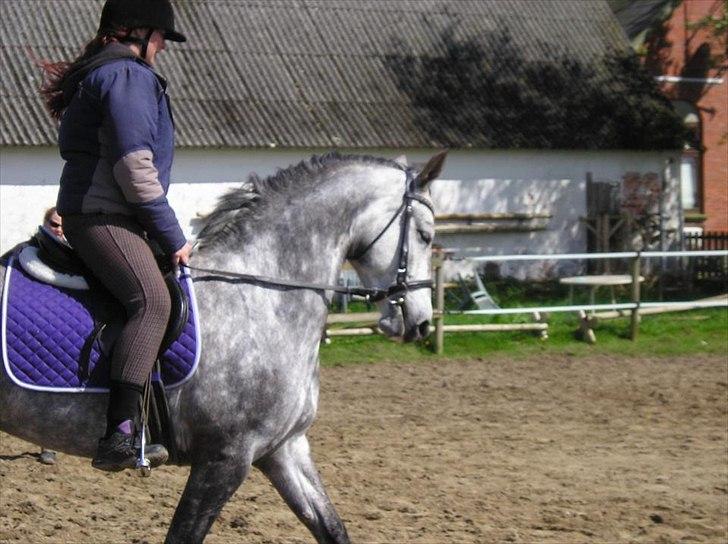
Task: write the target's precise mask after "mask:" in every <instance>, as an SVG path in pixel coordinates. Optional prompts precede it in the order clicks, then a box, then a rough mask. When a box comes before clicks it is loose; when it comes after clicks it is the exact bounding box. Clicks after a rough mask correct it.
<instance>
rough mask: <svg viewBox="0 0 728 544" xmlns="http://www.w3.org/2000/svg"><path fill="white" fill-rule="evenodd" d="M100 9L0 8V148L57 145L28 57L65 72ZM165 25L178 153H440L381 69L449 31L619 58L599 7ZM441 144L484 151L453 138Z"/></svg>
mask: <svg viewBox="0 0 728 544" xmlns="http://www.w3.org/2000/svg"><path fill="white" fill-rule="evenodd" d="M102 4H103V1H102V0H2V2H1V3H0V10H1V12H2V13H1V17H0V55H1V58H2V78H1V81H0V145H53V144H54V143H55V141H56V129H55V126H54V123H53V122H52V120H51V119H50V117H49V116H48V115H47V114H46V113H45V110H44V108H43V106H42V103H41V101H40V98H39V97H38V95H37V93H36V89H37V88H38V86H39V85H40V72H39V70H38V69H37V68H36V67H35V66H34V65H33V62H32V61H31V60H30V57H29V55H28V53H27V51H29V50H30V51H32V52H33V54H34V55H35V56H36V57H39V58H46V59H51V60H60V59H66V60H68V59H71V58H72V57H74V56H75V54H77V53H78V51H79V50H80V48H81V46H82V44H83V42H84V41H85V40H86V39H89V38H90V37H92V35H93V34H94V32H95V30H96V27H97V22H98V18H99V14H100V11H101V6H102ZM176 13H177V26H178V28H179V29H180V30H181V31H182V32H184V33H185V34H186V35H187V37H188V40H189V41H188V42H187V43H185V44H175V43H171V44H168V48H167V50H166V51H165V52H164V53H163V54H162V55H160V57H159V65H158V69H159V71H160V72H161V73H162V74H164V75H165V76H166V77H167V78H168V79H169V81H170V94H171V95H172V97H173V103H174V108H175V119H176V121H177V145H178V146H181V147H216V146H222V147H272V146H278V147H310V146H316V147H327V148H328V147H436V146H439V145H442V144H443V142H442V138H443V134H448V127H447V126H444V127H443V126H440V127H439V130H438V131H436V132H433V131H430V130H429V129H428V127H427V126H426V123H425V124H423V122H422V119H423V116H422V115H419V113H421V112H420V111H418V110H419V109H420V108H422V105H421V104H417V103H416V100H414V99H413V96H412V92H408V89H407V86H406V83H405V84H403V82H402V79H401V78H398V77H397V75H396V74H394V73H393V72H392V68H391V66H392V64H391V62H389V61H390V60H391V59H392V58H393V57H396V56H397V55H400V56H401V55H403V54H405V53H406V54H407V55H412V56H414V57H416V58H420V59H428V58H433V57H438V56H442V55H443V54H444V53H445V52H444V45H443V41H442V39H440V37H439V36H438V34H441V33H444V32H447V29H449V28H452V29H453V31H454V36H455V38H457V39H463V40H471V41H473V40H474V41H476V42H480V43H481V45H483V47H486V48H497V47H499V44H498V43H497V42H496V41H494V40H493V39H492V34H493V32H495V31H498V32H502V31H507V32H508V34H509V35H510V36H511V37H512V39H513V42H514V45H515V46H516V47H517V48H519V50H520V51H521V52H522V54H523V55H524V57H526V58H529V59H544V60H547V59H548V58H549V56H552V55H553V54H554V52H556V53H566V54H568V55H570V56H573V57H574V58H577V59H580V60H582V61H589V60H593V59H596V58H599V57H600V56H601V55H603V54H604V53H605V52H606V51H608V50H614V49H616V50H625V49H626V48H627V46H628V44H627V42H626V38H625V36H624V33H623V31H622V30H621V28H620V27H619V25H618V23H617V21H616V20H615V18H614V16H613V15H612V13H611V11H610V10H609V7H608V6H607V4H606V3H604V2H601V1H590V2H584V1H583V0H542V1H536V0H389V1H382V0H275V1H270V0H186V1H184V2H176ZM403 52H405V53H403ZM411 90H412V89H410V91H411ZM464 115H472V116H473V117H474V118H475V117H477V116H476V115H474V113H473V112H470V113H468V112H464ZM440 123H441V124H442V123H444V125H447V123H448V119H441V120H440ZM514 130H517V127H514ZM447 144H448V145H451V146H462V147H467V146H472V145H476V146H477V145H481V142H479V141H470V140H469V137H468V135H466V134H465V135H464V134H462V133H461V132H457V131H454V132H452V134H451V135H450V137H449V141H448V142H447Z"/></svg>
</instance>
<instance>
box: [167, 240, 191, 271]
mask: <svg viewBox="0 0 728 544" xmlns="http://www.w3.org/2000/svg"><path fill="white" fill-rule="evenodd" d="M191 253H192V244H190V243H189V242H187V243H186V244H185V245H183V246H182V247H181V248H179V249H178V250H177V251H175V252H174V253H173V254H172V264H173V265H174V266H178V265H180V264H187V263H189V262H190V254H191Z"/></svg>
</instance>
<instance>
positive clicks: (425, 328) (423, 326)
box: [417, 321, 430, 338]
mask: <svg viewBox="0 0 728 544" xmlns="http://www.w3.org/2000/svg"><path fill="white" fill-rule="evenodd" d="M417 328H418V329H419V331H420V336H421V337H422V338H427V337H428V336H429V334H430V322H429V321H423V322H422V323H420V324H419V325H418V327H417Z"/></svg>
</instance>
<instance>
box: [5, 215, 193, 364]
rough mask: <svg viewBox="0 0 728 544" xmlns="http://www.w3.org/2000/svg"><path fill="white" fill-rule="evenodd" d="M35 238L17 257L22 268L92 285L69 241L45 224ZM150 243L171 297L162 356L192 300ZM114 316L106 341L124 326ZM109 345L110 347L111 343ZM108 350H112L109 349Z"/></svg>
mask: <svg viewBox="0 0 728 544" xmlns="http://www.w3.org/2000/svg"><path fill="white" fill-rule="evenodd" d="M33 241H34V242H35V244H31V245H28V246H26V247H25V248H23V249H22V250H21V252H20V254H19V255H18V260H19V261H20V265H21V266H22V268H23V270H25V271H26V272H27V273H28V274H30V275H31V276H33V277H34V278H35V279H37V280H39V281H42V282H44V283H48V284H51V285H55V286H57V287H67V288H70V289H82V290H87V289H90V286H89V280H88V279H87V278H93V274H92V273H91V272H90V271H89V270H88V268H87V267H86V265H85V264H84V263H83V261H82V260H81V259H80V257H79V256H78V255H77V254H76V252H75V251H74V250H73V248H72V247H71V246H70V245H69V244H68V242H66V241H65V240H63V239H61V238H58V237H57V236H55V235H54V234H52V233H51V232H49V231H48V230H47V229H46V228H45V227H43V226H40V227H38V232H37V233H36V234H35V236H34V237H33ZM151 247H152V250H153V251H154V254H155V256H156V257H157V261H158V263H159V264H160V269H161V270H162V271H166V273H165V274H164V281H165V283H166V285H167V289H168V290H169V295H170V298H171V301H172V309H171V313H170V317H169V323H168V325H167V330H166V331H165V334H164V339H163V340H162V344H161V346H160V348H159V356H161V355H162V354H163V353H164V352H165V351H167V349H168V348H169V346H170V345H171V344H172V342H174V340H175V339H177V338H178V337H179V335H180V334H181V333H182V329H183V328H184V325H185V323H186V322H187V319H188V317H189V301H188V298H187V295H186V294H185V293H184V291H183V290H182V287H181V286H180V283H179V282H178V281H177V278H175V276H174V274H173V272H172V270H171V269H169V268H168V267H167V265H166V262H165V261H164V260H163V258H164V255H162V254H161V251H159V250H158V248H156V247H155V246H151ZM91 284H92V285H93V286H94V289H97V290H104V288H103V287H102V286H101V285H100V284H98V282H96V281H94V280H93V279H92V280H91ZM112 319H114V321H113V322H112V323H106V324H105V325H106V327H105V328H107V329H109V331H114V333H115V334H111V335H109V334H108V333H107V334H106V335H105V337H104V338H103V341H104V342H105V343H106V344H112V345H113V343H114V342H115V341H116V336H117V335H118V333H119V332H120V330H121V327H122V326H123V320H122V319H121V315H120V314H114V315H113V316H112ZM100 338H101V337H100ZM108 347H109V348H110V347H111V346H108ZM108 353H110V349H109V350H108Z"/></svg>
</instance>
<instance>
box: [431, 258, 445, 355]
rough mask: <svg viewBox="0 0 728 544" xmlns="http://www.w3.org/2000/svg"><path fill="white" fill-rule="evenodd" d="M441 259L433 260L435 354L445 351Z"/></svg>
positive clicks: (443, 275)
mask: <svg viewBox="0 0 728 544" xmlns="http://www.w3.org/2000/svg"><path fill="white" fill-rule="evenodd" d="M442 261H443V259H442V257H439V258H437V259H436V260H435V263H434V265H435V353H436V354H437V355H442V354H443V352H444V351H445V279H444V278H445V274H444V272H443V267H442V264H443V263H442Z"/></svg>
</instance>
